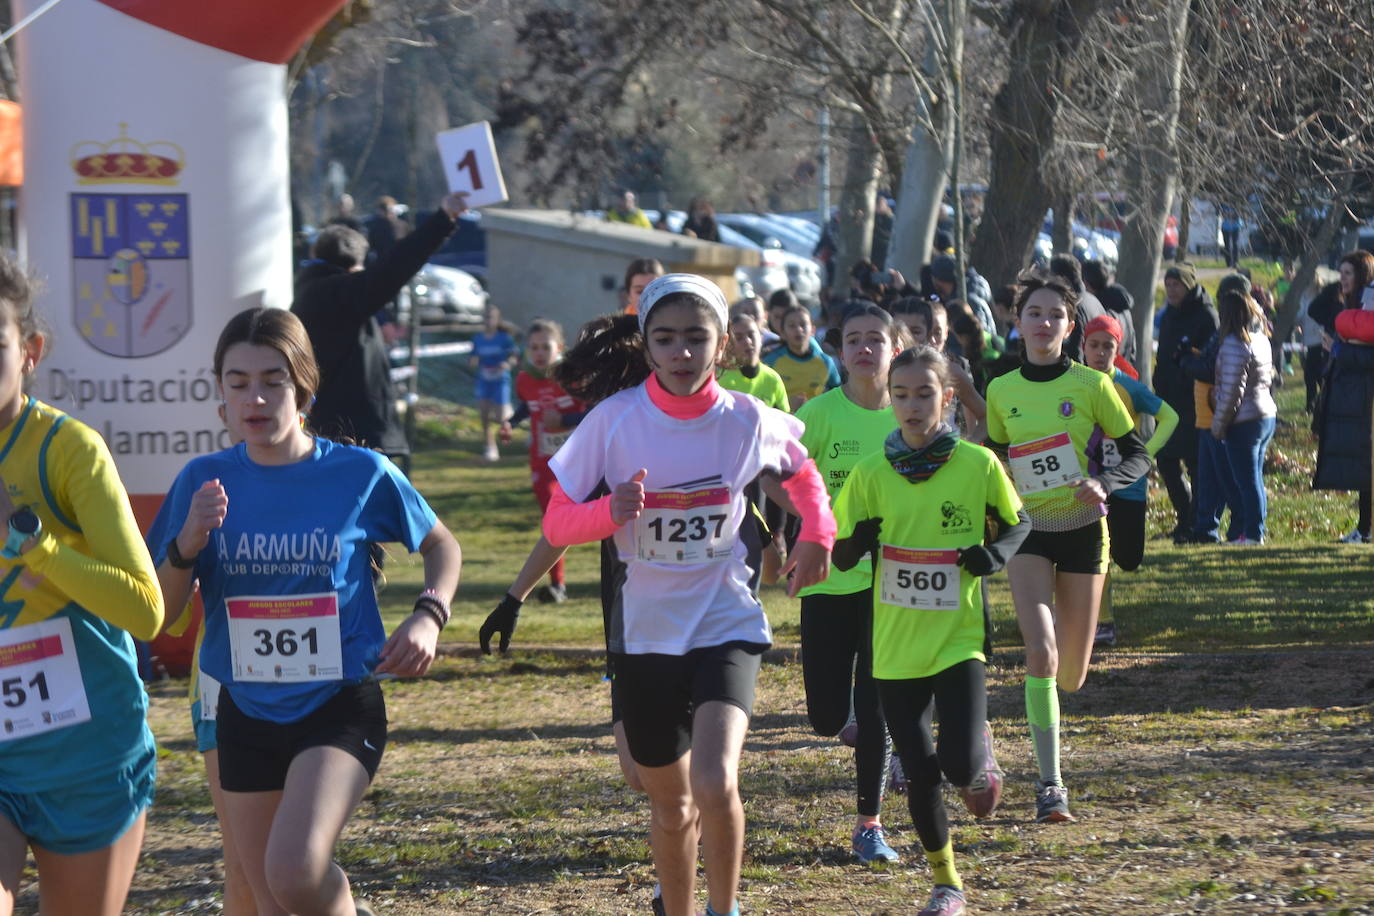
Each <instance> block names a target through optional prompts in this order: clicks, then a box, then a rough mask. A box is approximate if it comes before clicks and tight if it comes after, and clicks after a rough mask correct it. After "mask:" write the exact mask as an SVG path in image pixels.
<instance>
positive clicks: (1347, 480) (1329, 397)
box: [1312, 251, 1374, 544]
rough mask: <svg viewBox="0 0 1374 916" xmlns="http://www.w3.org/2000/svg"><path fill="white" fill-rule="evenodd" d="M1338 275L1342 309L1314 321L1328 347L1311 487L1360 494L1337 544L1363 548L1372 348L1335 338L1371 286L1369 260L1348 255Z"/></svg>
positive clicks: (1373, 399) (1373, 263) (1373, 387)
mask: <svg viewBox="0 0 1374 916" xmlns="http://www.w3.org/2000/svg"><path fill="white" fill-rule="evenodd" d="M1340 270H1341V279H1340V284H1341V287H1340V292H1341V305H1342V306H1343V307H1342V308H1339V309H1333V310H1332V311H1331V312H1330V313H1324V314H1323V315H1322V317H1321V318H1320V319H1319V320H1320V321H1321V323H1322V325H1323V326H1324V327H1326V328H1327V329H1328V334H1329V335H1330V336H1331V338H1332V343H1331V361H1330V366H1329V368H1328V369H1327V373H1326V380H1325V389H1326V390H1325V391H1324V392H1323V394H1322V399H1321V405H1320V407H1319V408H1318V412H1317V417H1316V420H1315V422H1314V424H1313V425H1314V428H1315V430H1316V432H1317V467H1316V470H1315V471H1314V472H1313V476H1312V487H1313V489H1316V490H1357V491H1359V494H1360V501H1359V513H1360V514H1359V519H1358V520H1357V521H1356V523H1355V528H1354V529H1353V530H1352V531H1351V532H1350V533H1349V534H1347V535H1345V536H1344V537H1343V538H1341V541H1342V542H1343V543H1348V544H1367V543H1369V540H1370V534H1371V532H1370V527H1371V517H1370V516H1371V513H1370V496H1371V490H1370V461H1371V457H1374V456H1371V454H1370V441H1369V439H1370V410H1371V405H1374V345H1371V344H1370V343H1369V342H1368V341H1359V340H1347V339H1343V338H1341V337H1340V335H1339V334H1337V333H1336V320H1337V317H1338V316H1339V315H1340V313H1341V312H1343V311H1345V310H1347V309H1359V308H1361V297H1362V295H1363V293H1364V290H1365V287H1367V286H1368V285H1369V284H1370V282H1371V281H1374V254H1370V253H1369V252H1368V251H1352V252H1350V253H1349V254H1347V255H1345V256H1344V257H1343V258H1341V267H1340ZM1313 305H1314V306H1315V305H1316V303H1315V302H1314V303H1313ZM1314 311H1315V309H1314Z"/></svg>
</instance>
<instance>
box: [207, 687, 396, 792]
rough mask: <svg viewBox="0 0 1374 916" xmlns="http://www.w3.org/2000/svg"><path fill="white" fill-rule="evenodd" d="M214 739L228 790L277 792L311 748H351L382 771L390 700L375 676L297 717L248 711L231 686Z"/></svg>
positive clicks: (371, 770) (223, 695)
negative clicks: (241, 706) (265, 716)
mask: <svg viewBox="0 0 1374 916" xmlns="http://www.w3.org/2000/svg"><path fill="white" fill-rule="evenodd" d="M215 739H216V741H217V742H218V743H219V784H220V786H221V788H223V789H224V791H226V792H276V791H280V790H281V789H282V788H283V787H284V786H285V785H286V771H287V770H288V769H290V767H291V761H292V760H294V759H295V758H296V755H297V754H299V753H301V752H302V751H304V750H307V749H309V748H312V747H337V748H339V749H340V750H344V751H347V752H348V753H349V754H351V755H352V756H353V757H354V758H356V759H357V761H358V762H359V763H361V764H362V765H363V769H365V770H367V778H368V780H369V781H370V780H371V779H372V777H374V776H376V775H377V767H378V766H380V765H381V762H382V751H383V750H384V749H385V748H386V701H385V699H383V697H382V688H381V686H380V685H379V684H378V683H377V682H376V681H366V682H364V683H361V684H347V685H345V686H344V687H343V688H342V689H340V690H339V692H338V693H336V694H334V696H333V697H331V698H330V699H329V701H328V702H326V703H325V704H324V705H323V706H321V707H320V708H319V709H317V710H315V711H314V712H312V713H310V714H309V715H307V716H306V717H305V718H303V719H298V720H296V721H295V722H271V721H269V720H267V719H254V718H253V717H252V716H249V715H246V714H245V713H244V712H243V711H242V710H241V709H239V708H238V706H237V705H236V704H235V703H234V698H233V696H232V694H231V693H230V691H229V690H227V689H226V690H221V691H220V695H219V712H218V713H217V718H216V727H215Z"/></svg>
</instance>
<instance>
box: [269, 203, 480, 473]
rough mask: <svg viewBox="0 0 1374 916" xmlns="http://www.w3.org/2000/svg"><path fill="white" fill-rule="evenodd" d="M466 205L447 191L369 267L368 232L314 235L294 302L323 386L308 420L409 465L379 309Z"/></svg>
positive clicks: (338, 229) (341, 229)
mask: <svg viewBox="0 0 1374 916" xmlns="http://www.w3.org/2000/svg"><path fill="white" fill-rule="evenodd" d="M466 210H467V205H466V204H465V203H464V196H463V195H461V194H450V195H449V196H448V197H445V198H444V201H443V204H442V206H440V208H439V209H438V210H436V211H435V212H434V213H433V214H431V215H430V216H429V217H428V218H427V219H425V220H424V222H422V223H420V225H419V226H418V227H416V229H415V231H414V232H412V233H411V234H410V235H408V236H406V237H405V238H403V239H401V240H400V241H398V242H397V243H396V244H395V245H394V246H393V247H392V249H391V250H390V251H389V252H387V253H386V254H385V255H383V256H382V257H379V258H378V259H377V260H376V262H375V263H373V264H372V266H371V267H368V268H366V269H364V268H363V264H364V262H365V261H366V259H367V240H366V239H365V238H363V236H362V234H361V233H358V232H355V231H353V230H352V229H349V228H347V227H345V226H329V227H327V228H325V229H324V230H322V231H321V232H320V235H319V237H318V238H316V240H315V247H314V250H313V254H314V260H312V261H308V262H307V263H306V264H305V266H304V267H302V268H301V270H300V272H299V273H298V274H297V275H296V301H295V302H293V303H292V305H291V311H293V312H295V313H296V315H298V316H299V317H300V319H301V322H302V323H303V324H304V325H305V330H306V332H307V333H308V334H309V335H310V343H311V344H312V345H313V346H314V347H315V358H316V360H318V361H319V364H320V390H319V391H318V392H317V393H316V395H315V403H314V406H313V407H312V408H311V410H310V424H311V426H312V427H313V428H314V429H315V430H316V431H317V432H319V433H320V434H321V435H325V436H345V437H348V438H350V439H352V440H354V441H355V442H357V443H358V444H359V445H363V446H367V447H368V448H375V449H378V450H380V451H381V452H383V453H384V454H386V455H387V456H388V457H390V458H392V459H393V460H395V461H396V463H397V464H398V465H399V466H400V467H401V468H402V469H406V468H407V466H408V465H409V463H410V444H409V443H408V442H407V441H406V437H405V430H404V429H403V428H402V426H401V422H400V417H399V415H398V414H397V412H396V392H395V389H394V388H393V386H392V384H391V365H390V363H389V362H388V360H387V354H386V351H387V346H386V341H385V339H384V338H383V337H382V331H381V328H380V326H379V325H378V323H377V318H376V315H377V312H379V311H381V309H382V308H383V307H385V306H386V304H387V303H388V302H390V301H391V300H392V299H393V298H394V297H395V296H396V294H397V293H398V292H400V291H401V288H402V287H403V286H405V285H406V283H408V282H409V281H410V278H411V277H413V276H415V273H416V271H418V270H419V269H420V268H421V267H423V266H424V263H425V261H427V260H429V256H430V255H431V254H433V253H434V252H435V250H437V249H438V248H439V246H440V245H442V244H443V243H444V240H445V239H446V238H448V236H449V233H451V232H452V231H453V227H454V221H455V220H456V219H457V218H458V215H459V214H460V213H463V212H464V211H466Z"/></svg>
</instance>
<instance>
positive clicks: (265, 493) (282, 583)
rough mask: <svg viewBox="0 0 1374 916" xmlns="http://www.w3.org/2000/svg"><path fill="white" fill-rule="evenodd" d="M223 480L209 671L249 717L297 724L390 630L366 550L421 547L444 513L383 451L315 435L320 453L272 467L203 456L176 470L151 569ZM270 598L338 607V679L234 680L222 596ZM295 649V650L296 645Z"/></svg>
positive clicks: (371, 655) (210, 557) (152, 541)
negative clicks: (200, 494) (199, 494)
mask: <svg viewBox="0 0 1374 916" xmlns="http://www.w3.org/2000/svg"><path fill="white" fill-rule="evenodd" d="M216 478H218V480H219V482H220V484H221V485H222V486H223V487H224V490H225V493H226V495H227V496H228V497H229V511H228V514H227V515H226V517H225V519H224V524H223V526H221V527H220V528H218V529H216V530H215V531H212V532H211V533H210V542H209V543H208V544H207V545H206V546H205V549H204V550H202V551H201V552H200V555H199V556H198V557H197V558H196V565H195V576H196V577H197V578H198V579H199V580H200V594H201V598H202V600H203V601H204V603H205V639H204V642H203V643H202V644H201V651H200V666H201V670H203V671H204V672H205V673H207V674H209V675H210V676H211V677H213V678H215V679H216V680H217V681H219V682H220V683H221V684H222V685H224V689H226V690H228V691H229V693H230V695H231V696H233V698H234V703H235V704H236V705H237V706H238V707H239V708H240V709H241V710H243V712H244V713H246V714H247V715H250V716H252V717H254V718H257V719H268V720H271V721H273V722H294V721H296V720H298V719H301V718H302V717H304V716H306V715H308V714H309V713H310V712H311V711H313V710H315V709H317V708H318V707H320V706H321V705H322V704H324V703H325V702H326V701H327V700H329V698H330V697H332V696H333V695H334V694H335V693H337V692H338V690H339V688H340V687H341V686H342V685H344V684H346V683H357V682H359V681H362V680H365V679H366V678H367V677H369V676H370V675H371V673H372V669H373V668H374V667H375V666H376V665H377V662H378V657H377V653H378V652H379V651H380V650H381V648H382V645H383V644H384V643H385V641H386V633H385V631H384V630H383V629H382V617H381V613H380V612H379V611H378V609H377V597H376V593H375V592H374V590H373V585H372V572H371V569H370V567H369V555H368V547H367V545H368V543H369V542H371V541H377V542H382V543H387V542H400V543H401V544H404V545H405V546H406V548H407V549H408V550H410V551H412V552H413V551H415V550H417V549H418V548H419V546H420V542H421V541H422V540H424V538H425V535H427V534H429V532H430V530H431V529H432V528H433V527H434V524H435V522H436V518H435V515H434V512H433V511H432V510H431V509H430V508H429V506H428V505H427V504H426V503H425V501H424V499H423V498H422V497H421V496H420V494H419V493H417V492H416V491H415V488H414V487H412V486H411V485H410V482H409V481H407V480H406V479H405V477H404V475H402V474H401V472H400V471H399V470H398V469H397V468H396V466H395V465H394V464H392V463H391V461H390V460H388V459H387V458H385V457H383V456H382V455H379V454H378V453H376V452H372V451H368V450H367V449H361V448H355V447H353V446H349V445H339V444H337V443H335V442H331V441H329V440H327V439H316V440H315V452H314V454H312V455H311V456H310V457H308V458H306V459H305V460H304V461H299V462H296V463H295V464H288V465H275V466H269V465H261V464H255V463H254V462H253V461H252V460H251V459H250V458H249V457H248V453H247V451H246V449H245V448H244V446H243V445H242V444H240V445H236V446H234V447H233V448H230V449H226V450H225V451H222V452H216V453H215V454H213V455H205V456H203V457H200V458H196V459H195V460H193V461H192V462H191V463H190V464H188V465H186V467H185V468H183V469H182V471H181V473H180V474H178V475H177V479H176V482H175V483H173V484H172V489H171V492H169V493H168V494H167V498H166V499H165V500H164V501H163V503H162V509H161V510H160V511H159V512H158V515H157V519H156V520H155V521H154V522H153V526H152V528H150V529H149V531H148V546H149V550H150V552H151V553H152V555H153V562H154V563H155V564H158V565H160V564H161V563H162V560H163V558H164V557H165V556H166V554H167V544H168V543H169V542H170V541H171V540H172V538H174V537H176V535H177V533H178V532H179V531H181V526H182V523H183V522H184V521H185V519H186V512H187V510H188V508H189V507H190V503H191V497H192V496H193V495H194V494H195V492H196V491H197V490H198V489H200V487H201V485H202V484H204V483H205V482H206V481H207V480H214V479H216ZM264 596H287V597H289V596H301V597H302V598H303V599H306V600H308V601H311V602H315V603H317V604H318V603H319V602H321V601H322V600H323V601H324V602H325V603H326V604H328V603H330V602H336V604H337V608H338V626H339V630H340V649H341V653H340V654H341V660H342V671H341V675H342V677H341V679H335V680H319V681H304V682H287V683H271V682H260V681H236V680H235V676H234V672H235V665H234V658H233V654H232V649H231V640H230V625H229V612H228V605H227V604H226V599H228V600H234V599H244V598H249V597H254V598H261V597H264ZM306 596H309V597H308V598H307V597H306ZM321 596H329V597H327V598H322V597H321ZM239 606H242V605H239ZM324 622H325V624H329V623H331V622H332V620H331V619H330V618H324ZM264 632H266V631H264ZM292 638H293V639H294V637H292ZM304 644H305V643H304V641H303V639H302V641H301V642H300V645H304ZM253 645H254V644H253V643H252V642H249V641H247V640H244V641H243V644H241V647H240V652H241V653H243V657H244V658H249V657H251V656H249V655H248V654H247V653H248V652H249V651H250V650H251V649H252V648H253ZM287 647H288V649H291V650H292V651H295V650H296V649H297V644H296V643H294V642H288V644H287ZM267 651H269V652H270V651H271V649H270V647H269V648H268V650H267ZM278 651H281V649H280V640H278ZM312 651H313V650H312Z"/></svg>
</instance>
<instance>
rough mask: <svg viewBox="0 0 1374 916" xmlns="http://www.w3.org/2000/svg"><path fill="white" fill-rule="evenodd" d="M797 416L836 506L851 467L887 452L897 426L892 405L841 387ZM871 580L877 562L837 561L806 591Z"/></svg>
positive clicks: (838, 589) (841, 589) (846, 591)
mask: <svg viewBox="0 0 1374 916" xmlns="http://www.w3.org/2000/svg"><path fill="white" fill-rule="evenodd" d="M797 419H798V420H801V421H802V422H803V423H805V424H806V430H805V431H804V432H803V433H802V437H801V441H802V445H804V446H806V453H807V454H808V455H810V456H811V458H812V459H813V460H814V461H815V462H816V468H817V470H819V471H820V472H821V478H822V479H823V480H824V481H825V490H826V493H828V494H829V496H830V505H831V507H832V508H833V507H834V505H835V500H836V499H837V498H838V497H839V495H840V490H841V489H842V488H843V487H844V482H845V479H846V478H847V477H848V476H849V472H850V469H852V468H853V467H854V465H856V464H858V463H859V461H860V460H861V459H863V458H866V457H868V456H869V455H875V454H876V455H881V454H882V453H883V440H884V439H886V438H887V434H888V433H890V432H892V431H893V430H894V429H896V428H897V420H896V417H894V416H893V413H892V408H891V407H890V406H889V407H884V408H883V409H882V410H869V409H868V408H866V407H860V406H859V405H858V404H855V403H854V402H853V401H851V400H850V399H849V396H848V395H847V394H845V393H844V389H843V388H832V389H831V390H829V391H827V392H825V393H824V394H822V395H818V396H817V397H814V398H812V399H811V400H809V401H807V402H806V403H805V404H803V405H802V406H801V407H800V408H798V409H797ZM872 582H873V566H872V564H871V563H870V562H869V560H868V558H867V557H865V558H864V559H863V560H861V561H860V562H859V565H857V566H855V567H854V568H853V569H851V570H848V571H841V570H838V569H836V568H834V567H833V566H832V567H831V568H830V575H829V577H827V578H826V580H825V581H824V582H821V583H818V584H816V585H812V586H810V587H809V588H804V589H802V590H801V592H799V594H800V595H801V596H802V597H806V596H807V595H852V594H854V593H855V592H861V591H863V590H864V589H866V588H868V587H869V585H871V584H872Z"/></svg>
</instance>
